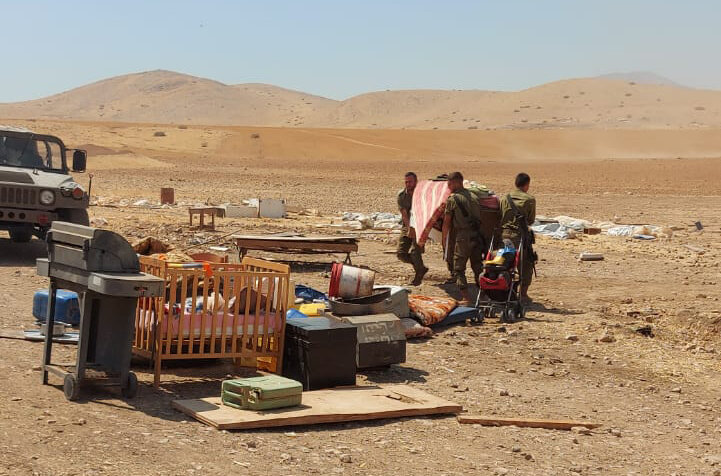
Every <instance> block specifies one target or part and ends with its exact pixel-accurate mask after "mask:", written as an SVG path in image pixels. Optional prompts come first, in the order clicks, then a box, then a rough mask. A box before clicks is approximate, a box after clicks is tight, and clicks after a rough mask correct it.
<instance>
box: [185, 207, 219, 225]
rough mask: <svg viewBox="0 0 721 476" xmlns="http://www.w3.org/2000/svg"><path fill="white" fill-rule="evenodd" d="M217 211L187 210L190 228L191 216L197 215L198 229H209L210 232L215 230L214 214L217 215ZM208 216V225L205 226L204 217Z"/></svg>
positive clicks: (203, 209) (197, 208)
mask: <svg viewBox="0 0 721 476" xmlns="http://www.w3.org/2000/svg"><path fill="white" fill-rule="evenodd" d="M217 211H218V209H217V208H215V207H196V208H189V209H188V214H189V215H190V226H193V215H198V217H199V218H200V225H199V226H198V227H199V228H200V229H203V228H210V229H211V230H215V214H216V213H217ZM206 214H207V215H210V225H206V224H205V215H206Z"/></svg>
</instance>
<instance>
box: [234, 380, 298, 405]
mask: <svg viewBox="0 0 721 476" xmlns="http://www.w3.org/2000/svg"><path fill="white" fill-rule="evenodd" d="M302 392H303V385H302V384H301V383H300V382H296V381H295V380H291V379H289V378H285V377H281V376H280V375H265V376H262V377H250V378H241V379H234V380H225V381H223V393H222V396H221V398H222V401H223V404H224V405H227V406H229V407H233V408H238V409H243V410H271V409H273V408H285V407H294V406H297V405H300V403H301V398H302Z"/></svg>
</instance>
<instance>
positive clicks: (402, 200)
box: [396, 172, 428, 286]
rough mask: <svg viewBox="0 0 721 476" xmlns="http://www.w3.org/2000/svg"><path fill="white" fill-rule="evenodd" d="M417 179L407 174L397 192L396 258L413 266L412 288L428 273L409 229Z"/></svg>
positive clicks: (420, 250)
mask: <svg viewBox="0 0 721 476" xmlns="http://www.w3.org/2000/svg"><path fill="white" fill-rule="evenodd" d="M417 183H418V177H416V174H414V173H413V172H408V173H407V174H406V176H405V185H406V186H405V188H404V189H403V190H401V191H400V192H398V210H399V211H400V212H401V222H402V225H403V228H402V229H401V236H400V238H399V240H398V249H397V250H396V256H398V259H399V260H401V261H402V262H404V263H408V264H411V265H413V270H414V271H415V276H414V277H413V280H412V281H411V284H412V285H413V286H418V285H420V284H421V283H422V282H423V276H425V275H426V273H427V272H428V268H426V267H425V266H424V265H423V256H421V254H422V253H423V250H422V249H421V248H419V247H418V245H417V244H416V240H415V238H416V235H415V229H414V228H411V226H410V223H411V208H412V207H413V191H414V190H415V189H416V184H417Z"/></svg>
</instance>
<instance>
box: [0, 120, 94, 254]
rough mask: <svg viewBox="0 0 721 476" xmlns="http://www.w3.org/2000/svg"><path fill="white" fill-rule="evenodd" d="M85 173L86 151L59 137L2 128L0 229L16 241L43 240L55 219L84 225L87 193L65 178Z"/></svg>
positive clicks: (69, 178)
mask: <svg viewBox="0 0 721 476" xmlns="http://www.w3.org/2000/svg"><path fill="white" fill-rule="evenodd" d="M69 152H72V172H84V171H85V166H86V162H87V153H86V151H84V150H80V149H68V148H67V147H65V144H63V141H61V140H60V139H59V138H57V137H55V136H51V135H46V134H37V133H35V132H33V131H30V130H27V129H21V128H16V127H8V126H3V125H0V230H6V231H8V233H9V234H10V239H11V240H12V241H14V242H19V243H24V242H28V241H30V239H31V238H32V237H33V235H35V236H37V237H38V238H41V239H42V238H44V237H45V234H46V232H47V231H48V229H50V224H51V223H52V222H53V221H54V220H60V221H67V222H71V223H77V224H79V225H88V224H89V220H88V210H87V209H88V202H89V190H87V191H86V190H85V189H84V188H83V187H82V186H81V185H80V184H78V183H77V182H75V181H74V180H73V178H72V177H71V176H70V175H69V172H70V171H71V170H70V168H68V160H67V159H68V158H67V155H68V153H69Z"/></svg>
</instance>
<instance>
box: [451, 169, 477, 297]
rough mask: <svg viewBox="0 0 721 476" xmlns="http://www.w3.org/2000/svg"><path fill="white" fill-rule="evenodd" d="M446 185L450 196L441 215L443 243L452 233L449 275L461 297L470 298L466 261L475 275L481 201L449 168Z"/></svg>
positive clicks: (460, 177) (457, 174)
mask: <svg viewBox="0 0 721 476" xmlns="http://www.w3.org/2000/svg"><path fill="white" fill-rule="evenodd" d="M448 188H449V189H450V190H451V196H450V197H448V201H447V202H446V211H445V216H444V217H443V243H444V244H445V243H447V242H448V241H447V240H448V237H449V235H450V234H451V233H452V234H453V236H454V237H455V239H454V244H455V246H454V251H453V278H454V279H455V282H456V284H457V285H458V288H459V289H460V291H461V295H462V296H463V300H464V301H466V302H468V301H470V299H469V296H468V281H467V280H466V264H467V263H468V260H470V261H471V269H473V275H474V278H475V280H476V283H477V282H478V277H479V276H480V274H481V272H482V271H483V250H484V248H485V243H484V242H483V241H484V240H483V236H482V235H481V205H480V203H479V201H478V199H477V198H475V197H474V196H473V195H472V194H471V193H470V192H469V191H468V190H467V189H466V188H464V187H463V175H461V173H460V172H453V173H452V174H450V175H449V176H448Z"/></svg>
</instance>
